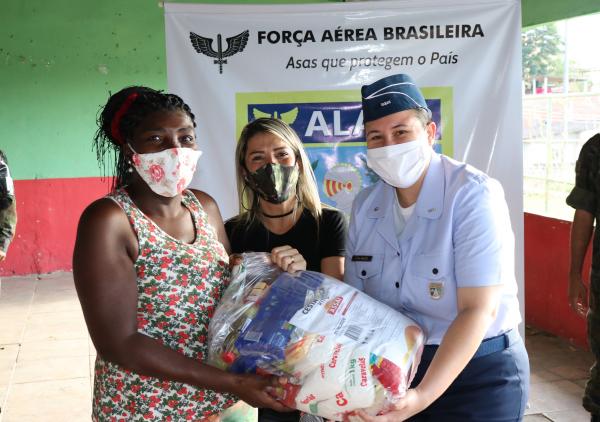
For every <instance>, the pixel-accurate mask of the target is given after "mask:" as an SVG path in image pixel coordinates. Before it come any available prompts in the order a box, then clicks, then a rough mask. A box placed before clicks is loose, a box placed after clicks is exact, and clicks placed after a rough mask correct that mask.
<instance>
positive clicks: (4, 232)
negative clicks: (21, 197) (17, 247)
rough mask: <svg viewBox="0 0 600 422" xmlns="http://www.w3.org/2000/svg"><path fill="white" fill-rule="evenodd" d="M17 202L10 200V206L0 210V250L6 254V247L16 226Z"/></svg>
mask: <svg viewBox="0 0 600 422" xmlns="http://www.w3.org/2000/svg"><path fill="white" fill-rule="evenodd" d="M16 202H17V201H15V200H14V197H13V198H12V201H11V203H10V205H9V206H8V207H7V208H5V209H0V250H1V251H2V252H4V253H6V251H7V249H8V245H9V244H10V242H11V240H12V239H13V236H14V235H15V228H16V226H17V203H16Z"/></svg>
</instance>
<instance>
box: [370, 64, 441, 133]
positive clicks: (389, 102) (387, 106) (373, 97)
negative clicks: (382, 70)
mask: <svg viewBox="0 0 600 422" xmlns="http://www.w3.org/2000/svg"><path fill="white" fill-rule="evenodd" d="M361 94H362V108H363V121H364V122H369V121H371V120H377V119H379V118H381V117H385V116H387V115H388V114H392V113H397V112H399V111H404V110H409V109H415V108H423V109H425V110H427V111H428V112H429V113H430V114H431V111H430V110H429V108H428V107H427V103H426V102H425V98H423V94H421V91H420V90H419V88H418V87H417V85H415V81H413V79H412V78H411V77H410V76H408V75H405V74H402V73H401V74H398V75H390V76H386V77H385V78H383V79H380V80H378V81H376V82H373V83H372V84H371V85H364V86H363V87H362V88H361Z"/></svg>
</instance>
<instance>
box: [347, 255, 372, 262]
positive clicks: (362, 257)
mask: <svg viewBox="0 0 600 422" xmlns="http://www.w3.org/2000/svg"><path fill="white" fill-rule="evenodd" d="M372 260H373V257H372V256H371V255H352V262H371V261H372Z"/></svg>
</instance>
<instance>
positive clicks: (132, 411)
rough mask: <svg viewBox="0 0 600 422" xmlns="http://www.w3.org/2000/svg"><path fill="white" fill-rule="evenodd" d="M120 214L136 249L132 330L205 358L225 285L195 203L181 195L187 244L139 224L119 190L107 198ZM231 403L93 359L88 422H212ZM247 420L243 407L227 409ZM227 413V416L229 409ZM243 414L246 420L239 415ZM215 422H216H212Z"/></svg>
mask: <svg viewBox="0 0 600 422" xmlns="http://www.w3.org/2000/svg"><path fill="white" fill-rule="evenodd" d="M109 198H111V199H113V200H114V201H116V202H117V203H118V204H119V205H120V206H121V208H122V209H123V210H124V211H125V213H126V215H127V217H128V219H129V222H130V223H131V226H132V227H133V230H134V231H135V233H136V236H137V239H138V243H139V255H138V258H137V260H136V262H135V270H136V272H137V286H138V305H137V322H138V331H139V332H140V333H142V334H145V335H147V336H149V337H152V338H154V339H156V340H158V341H160V342H161V343H162V344H163V345H165V346H167V347H170V348H171V349H174V350H177V351H178V352H179V353H181V354H184V355H185V356H188V357H190V358H193V359H197V360H198V361H203V360H204V359H205V358H206V356H207V338H206V337H207V333H208V323H209V321H210V319H211V317H212V315H213V313H214V310H215V307H216V305H217V303H218V301H219V300H220V299H221V296H222V294H223V291H224V289H225V288H226V287H227V286H226V284H227V282H228V280H229V269H228V256H227V253H226V252H225V249H224V248H223V245H222V244H221V243H220V242H219V241H218V240H217V236H216V234H215V232H214V230H213V228H212V227H211V226H210V225H209V224H208V219H207V215H206V213H205V212H204V210H203V209H202V206H201V205H200V202H199V201H198V200H197V198H196V197H195V195H194V194H193V193H192V192H190V191H184V192H183V194H182V198H183V199H182V203H183V205H184V206H185V207H186V208H188V209H189V211H190V213H191V215H192V218H193V221H194V227H195V230H196V238H195V240H194V242H193V243H192V244H187V243H185V242H182V241H180V240H178V239H175V238H173V237H171V236H170V235H168V234H167V233H166V232H164V231H163V230H162V229H161V228H159V227H158V226H157V225H156V224H155V223H154V222H153V221H152V220H150V219H149V218H148V217H146V216H145V215H144V214H143V213H142V212H141V211H140V210H139V209H138V208H137V207H136V205H135V204H134V203H133V202H132V200H131V198H130V197H129V195H128V194H127V192H126V191H125V189H120V190H118V191H117V192H115V193H113V194H111V195H109ZM235 401H236V398H235V397H234V396H231V395H229V394H220V393H216V392H214V391H211V390H205V389H201V388H197V387H194V386H192V385H188V384H183V383H180V382H174V381H167V380H161V379H158V378H154V377H149V376H144V375H139V374H137V373H134V372H131V371H129V370H127V369H125V368H122V367H121V366H119V365H117V364H115V363H112V362H109V361H107V360H104V359H103V358H102V357H101V356H100V355H98V357H97V358H96V365H95V377H94V398H93V410H92V418H93V419H94V420H96V421H128V422H129V421H147V420H153V421H182V420H193V421H199V420H206V419H207V418H209V417H211V416H212V418H210V420H214V417H215V416H214V415H215V414H219V413H220V412H221V411H222V410H223V409H225V408H227V407H229V406H231V405H233V404H234V403H235ZM234 409H236V410H235V412H236V413H239V415H238V416H235V415H233V416H232V415H229V416H227V417H224V416H225V415H222V416H221V420H232V421H248V420H251V419H249V418H247V417H246V416H248V417H251V413H252V412H251V411H250V409H249V406H242V407H241V408H240V406H239V405H238V406H235V408H234ZM232 410H233V409H232ZM246 414H247V415H246ZM217 420H218V418H217Z"/></svg>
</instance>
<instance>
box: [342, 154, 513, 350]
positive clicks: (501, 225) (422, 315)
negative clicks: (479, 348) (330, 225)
mask: <svg viewBox="0 0 600 422" xmlns="http://www.w3.org/2000/svg"><path fill="white" fill-rule="evenodd" d="M396 201H397V197H396V191H395V188H394V187H392V186H390V185H388V184H387V183H385V182H383V181H379V182H377V183H376V184H375V185H373V186H370V187H369V188H366V189H364V190H363V191H362V192H360V193H359V195H358V196H357V197H356V199H355V200H354V204H353V207H352V214H351V217H350V228H349V233H348V242H347V245H346V263H345V275H344V280H345V281H346V282H347V283H348V284H350V285H352V286H354V287H356V288H358V289H359V290H362V291H364V292H365V293H367V294H369V295H370V296H372V297H374V298H375V299H377V300H379V301H380V302H383V303H386V304H387V305H390V306H391V307H393V308H395V309H397V310H398V311H400V312H402V313H404V314H405V315H406V316H408V317H410V318H412V319H413V320H414V321H415V322H417V323H418V324H419V325H420V326H421V328H423V329H424V330H425V333H426V335H427V344H440V342H441V341H442V338H443V337H444V335H445V333H446V330H447V329H448V327H449V326H450V324H451V323H452V322H453V321H454V319H455V318H456V316H457V313H458V310H457V295H456V293H457V288H459V287H480V286H492V285H500V284H501V285H503V289H502V297H501V300H500V305H499V309H498V314H497V317H496V320H495V321H494V322H493V323H492V325H491V326H490V327H489V329H488V331H487V333H486V335H485V338H489V337H494V336H496V335H499V334H502V333H504V332H506V331H508V330H510V329H513V328H516V327H517V326H518V324H519V323H520V322H521V315H520V312H519V303H518V300H517V282H516V279H515V275H514V235H513V232H512V229H511V226H510V218H509V213H508V207H507V205H506V201H505V199H504V191H503V189H502V186H501V185H500V183H498V181H496V180H494V179H492V178H490V177H488V176H487V175H485V174H484V173H482V172H480V171H478V170H476V169H475V168H473V167H471V166H469V165H466V164H464V163H459V162H457V161H454V160H452V159H450V158H448V157H446V156H444V155H439V154H435V153H434V154H433V156H432V159H431V163H430V165H429V168H428V170H427V174H426V176H425V179H424V181H423V185H422V187H421V192H420V193H419V197H418V199H417V202H416V207H415V210H414V212H413V213H412V215H411V217H410V218H409V219H408V221H406V225H405V227H404V229H403V231H402V233H401V234H400V235H399V236H397V235H396V228H395V224H394V220H395V218H394V212H395V211H394V207H396V206H397V205H396Z"/></svg>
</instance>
